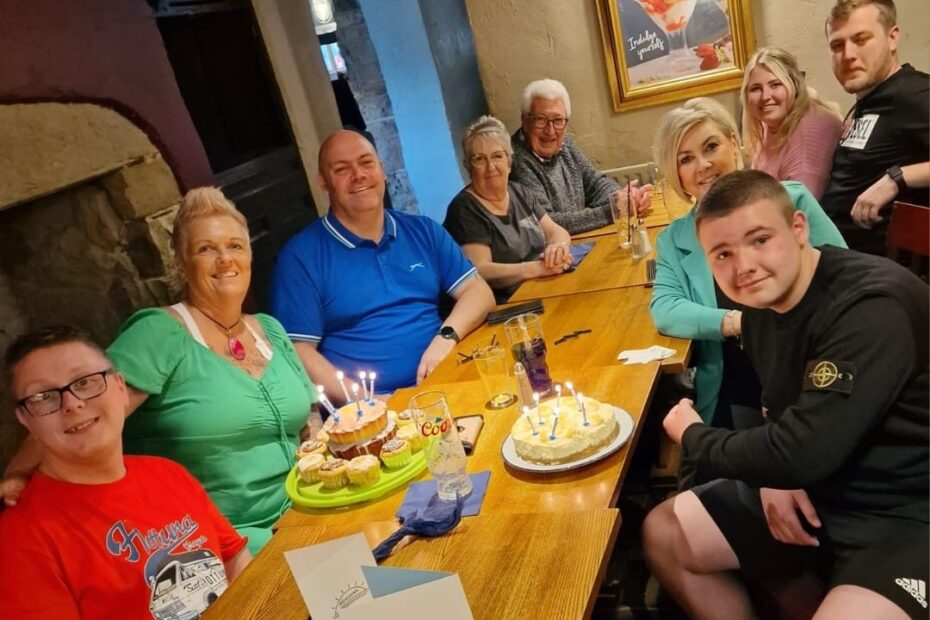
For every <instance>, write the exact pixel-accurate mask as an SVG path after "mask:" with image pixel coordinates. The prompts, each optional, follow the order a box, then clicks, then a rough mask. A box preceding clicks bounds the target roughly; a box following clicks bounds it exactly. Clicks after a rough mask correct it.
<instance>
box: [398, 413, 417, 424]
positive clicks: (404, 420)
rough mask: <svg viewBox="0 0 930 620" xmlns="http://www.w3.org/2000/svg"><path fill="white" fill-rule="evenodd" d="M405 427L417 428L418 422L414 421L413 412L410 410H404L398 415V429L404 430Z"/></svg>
mask: <svg viewBox="0 0 930 620" xmlns="http://www.w3.org/2000/svg"><path fill="white" fill-rule="evenodd" d="M405 426H413V427H416V422H415V421H414V419H413V412H412V411H410V410H409V409H404V410H403V411H401V412H400V413H398V414H397V427H398V428H403V427H405Z"/></svg>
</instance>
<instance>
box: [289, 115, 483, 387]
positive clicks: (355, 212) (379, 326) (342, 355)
mask: <svg viewBox="0 0 930 620" xmlns="http://www.w3.org/2000/svg"><path fill="white" fill-rule="evenodd" d="M319 169H320V174H319V176H318V179H317V180H318V181H319V183H320V186H321V187H322V188H323V189H324V190H326V192H327V194H329V200H330V209H329V213H327V214H326V215H325V216H324V217H323V218H321V219H319V220H317V221H316V222H314V223H313V224H311V225H310V226H308V227H307V228H305V229H304V230H302V231H301V232H300V233H298V234H297V235H295V236H294V238H293V239H291V240H290V241H289V242H288V244H287V245H286V246H285V247H284V249H283V250H282V251H281V253H280V255H279V256H278V262H277V266H276V268H275V275H274V281H273V283H272V289H271V307H272V312H273V313H274V315H275V316H276V317H277V318H278V319H279V320H280V321H281V323H282V324H283V325H284V327H285V329H286V330H287V333H288V336H289V337H290V338H291V340H292V341H293V342H294V346H295V348H296V349H297V353H298V355H299V356H300V358H301V360H302V361H303V364H304V366H305V367H306V369H307V372H308V374H309V375H310V378H311V379H313V382H314V383H316V384H317V385H322V386H324V387H325V388H326V393H327V395H328V396H329V397H330V398H331V399H332V400H335V401H342V400H343V394H342V389H341V388H340V387H339V383H338V382H337V381H336V371H337V370H342V371H344V372H345V373H346V375H347V377H349V378H350V379H352V380H357V377H358V373H359V372H360V371H374V372H376V373H377V382H376V384H375V389H376V391H377V392H379V393H390V392H393V391H394V390H396V389H397V388H400V387H406V386H410V385H414V384H415V383H419V382H420V381H422V380H423V378H424V377H426V375H428V374H429V373H430V372H431V371H432V369H433V368H435V367H436V365H437V364H439V362H440V361H442V359H443V358H444V357H445V356H446V355H448V354H449V353H450V352H451V351H452V349H453V348H454V347H455V344H456V342H458V340H459V338H460V337H462V336H464V335H465V334H467V333H468V332H470V331H471V330H473V329H474V328H475V327H477V326H478V325H479V324H481V322H482V321H484V317H485V316H486V315H487V313H488V311H489V310H490V309H491V308H492V307H494V296H493V294H492V293H491V289H490V288H489V287H488V285H487V284H486V283H485V282H484V280H482V279H481V277H480V276H478V274H477V272H476V271H475V268H474V267H473V266H472V265H471V263H470V262H468V260H467V259H466V258H465V256H464V255H463V254H462V251H461V250H460V249H459V247H458V246H457V245H456V244H455V242H454V241H453V240H452V238H451V237H450V236H449V235H448V233H446V231H445V230H443V228H442V227H441V226H440V225H439V224H437V223H436V222H433V221H432V220H430V219H429V218H426V217H420V216H413V215H405V214H403V213H396V212H387V211H385V209H384V183H385V177H384V168H383V167H382V165H381V161H380V159H378V154H377V153H376V152H375V150H374V148H373V147H372V145H371V144H370V143H369V142H368V141H367V140H365V138H364V137H362V136H361V135H359V134H357V133H355V132H351V131H338V132H336V133H334V134H332V135H330V136H329V137H328V138H326V140H324V142H323V145H322V146H321V147H320V155H319ZM442 292H446V293H448V294H449V295H451V296H452V298H453V299H454V300H455V306H454V307H453V309H452V312H451V313H450V314H449V316H448V318H446V320H445V321H442V320H441V319H440V317H439V298H440V294H441V293H442Z"/></svg>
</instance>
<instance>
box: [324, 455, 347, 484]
mask: <svg viewBox="0 0 930 620" xmlns="http://www.w3.org/2000/svg"><path fill="white" fill-rule="evenodd" d="M320 480H322V481H323V488H324V489H341V488H342V487H344V486H345V485H346V483H347V482H348V481H349V475H348V468H347V467H346V462H345V461H344V460H342V459H332V460H330V461H326V462H325V463H323V464H322V465H321V466H320Z"/></svg>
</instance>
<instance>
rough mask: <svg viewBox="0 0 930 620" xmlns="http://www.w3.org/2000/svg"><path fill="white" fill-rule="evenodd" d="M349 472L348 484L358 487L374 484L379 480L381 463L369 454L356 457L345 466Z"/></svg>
mask: <svg viewBox="0 0 930 620" xmlns="http://www.w3.org/2000/svg"><path fill="white" fill-rule="evenodd" d="M346 468H347V469H348V472H349V482H351V483H352V484H354V485H357V486H360V487H367V486H368V485H371V484H374V483H376V482H377V481H378V480H380V479H381V463H380V462H379V461H378V457H376V456H373V455H371V454H363V455H362V456H357V457H355V458H354V459H352V460H351V461H349V464H348V465H347V466H346Z"/></svg>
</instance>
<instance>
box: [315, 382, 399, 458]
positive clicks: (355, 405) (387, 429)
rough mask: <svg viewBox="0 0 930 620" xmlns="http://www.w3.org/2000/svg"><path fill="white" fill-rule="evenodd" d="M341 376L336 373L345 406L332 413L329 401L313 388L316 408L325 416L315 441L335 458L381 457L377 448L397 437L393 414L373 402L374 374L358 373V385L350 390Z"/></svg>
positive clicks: (321, 392) (382, 402)
mask: <svg viewBox="0 0 930 620" xmlns="http://www.w3.org/2000/svg"><path fill="white" fill-rule="evenodd" d="M344 379H345V374H344V373H343V372H342V371H339V372H337V373H336V380H337V381H338V382H339V385H340V387H341V388H342V392H343V395H344V396H345V400H346V404H345V405H343V406H342V407H340V408H339V409H335V408H334V407H333V405H332V403H331V402H330V401H329V398H327V397H326V395H325V394H324V393H323V388H322V387H321V386H318V387H317V390H318V391H319V395H320V404H321V405H323V407H324V408H325V409H326V410H327V411H328V412H329V414H330V415H329V418H327V420H326V422H324V423H323V430H322V431H320V433H319V435H318V436H317V439H318V440H320V441H323V442H325V443H326V447H327V448H328V449H329V451H330V452H331V453H332V454H333V455H334V456H336V457H338V458H341V459H346V460H349V459H353V458H355V457H358V456H362V455H366V454H370V455H373V456H378V455H380V454H381V446H383V445H384V443H385V442H386V441H389V440H391V439H393V437H394V435H395V434H396V433H397V426H396V421H395V420H396V414H395V413H394V412H393V411H388V408H387V403H385V402H384V401H383V400H379V399H377V398H375V373H370V374H369V373H366V372H361V373H359V379H360V383H361V388H360V387H359V384H358V383H353V384H352V389H351V390H349V388H348V387H347V386H346V383H345V381H344Z"/></svg>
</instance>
